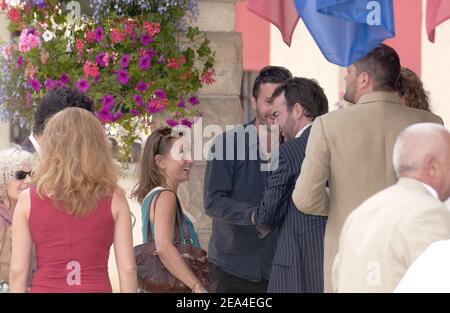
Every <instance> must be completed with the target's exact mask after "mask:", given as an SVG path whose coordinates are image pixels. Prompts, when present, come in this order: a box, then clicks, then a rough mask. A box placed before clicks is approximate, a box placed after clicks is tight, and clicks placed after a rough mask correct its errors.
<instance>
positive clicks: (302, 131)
mask: <svg viewBox="0 0 450 313" xmlns="http://www.w3.org/2000/svg"><path fill="white" fill-rule="evenodd" d="M311 125H312V122H311V123H309V124H307V125H306V126H305V127H303V128H302V129H300V130H299V131H298V133H297V135H295V138H299V137H300V136H301V135H302V134H303V133H304V131H305V130H306V129H307V128H308V127H310V126H311Z"/></svg>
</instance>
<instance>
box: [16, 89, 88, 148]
mask: <svg viewBox="0 0 450 313" xmlns="http://www.w3.org/2000/svg"><path fill="white" fill-rule="evenodd" d="M68 107H77V108H82V109H86V110H88V111H90V112H92V113H94V112H95V107H94V102H93V101H92V100H91V99H90V98H89V97H88V96H86V95H85V94H84V93H82V92H80V91H78V90H76V89H73V88H69V87H61V88H55V89H52V90H50V91H49V92H48V93H47V94H46V95H45V96H44V97H43V98H42V100H41V102H40V103H39V104H38V105H37V108H36V112H35V114H34V126H33V133H32V134H31V135H30V136H29V137H28V138H27V139H25V140H24V141H23V142H22V143H21V144H20V145H21V146H22V148H23V149H25V150H27V151H30V152H32V153H34V152H36V153H37V154H40V153H41V151H40V150H41V148H40V144H39V141H40V138H41V135H42V133H43V131H44V127H45V123H46V122H47V121H48V119H49V118H50V117H52V116H53V115H54V114H56V113H58V112H59V111H62V110H64V109H65V108H68Z"/></svg>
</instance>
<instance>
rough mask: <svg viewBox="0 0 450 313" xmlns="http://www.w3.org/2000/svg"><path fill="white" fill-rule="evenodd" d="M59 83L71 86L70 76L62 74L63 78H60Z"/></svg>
mask: <svg viewBox="0 0 450 313" xmlns="http://www.w3.org/2000/svg"><path fill="white" fill-rule="evenodd" d="M59 81H60V82H61V84H63V85H69V84H70V76H69V75H67V74H62V75H61V77H60V78H59Z"/></svg>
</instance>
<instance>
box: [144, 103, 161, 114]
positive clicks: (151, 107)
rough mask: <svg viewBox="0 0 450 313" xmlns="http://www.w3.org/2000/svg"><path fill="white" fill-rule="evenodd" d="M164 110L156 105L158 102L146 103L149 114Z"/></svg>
mask: <svg viewBox="0 0 450 313" xmlns="http://www.w3.org/2000/svg"><path fill="white" fill-rule="evenodd" d="M162 110H164V107H162V106H160V105H158V101H155V100H150V101H148V102H147V111H148V113H150V114H155V113H158V112H161V111H162Z"/></svg>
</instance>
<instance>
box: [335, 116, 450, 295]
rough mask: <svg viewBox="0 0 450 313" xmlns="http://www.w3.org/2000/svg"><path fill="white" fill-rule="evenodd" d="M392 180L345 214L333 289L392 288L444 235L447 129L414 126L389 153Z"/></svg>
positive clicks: (448, 216) (447, 228) (448, 190)
mask: <svg viewBox="0 0 450 313" xmlns="http://www.w3.org/2000/svg"><path fill="white" fill-rule="evenodd" d="M393 164H394V169H395V173H396V175H397V177H398V178H399V180H398V182H397V184H395V185H393V186H391V187H389V188H387V189H384V190H382V191H380V192H378V193H377V194H375V195H374V196H372V197H370V198H369V199H368V200H366V201H365V202H363V203H362V204H361V205H360V206H359V207H358V208H357V209H355V210H354V211H353V212H352V213H351V214H350V215H349V217H348V218H347V220H346V222H345V224H344V227H343V229H342V233H341V237H340V242H339V250H338V254H337V256H336V258H335V260H334V266H333V288H334V291H337V292H392V291H394V289H395V287H396V286H397V284H398V283H399V282H400V280H401V279H402V277H403V275H404V273H405V272H406V270H407V269H408V267H409V266H410V265H411V264H412V263H413V261H414V260H415V259H416V258H417V257H418V256H419V255H420V254H421V253H422V252H423V251H424V250H425V249H426V248H427V247H428V246H429V245H430V244H431V243H432V242H435V241H438V240H445V239H449V238H450V212H449V210H448V209H447V208H446V207H445V205H444V204H443V203H442V201H444V200H446V199H447V198H448V197H449V196H450V133H449V132H448V131H447V129H445V128H444V127H443V126H441V125H438V124H433V123H421V124H414V125H412V126H409V127H407V128H406V129H405V130H403V131H402V132H401V133H400V135H399V136H398V138H397V140H396V142H395V145H394V151H393Z"/></svg>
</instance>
